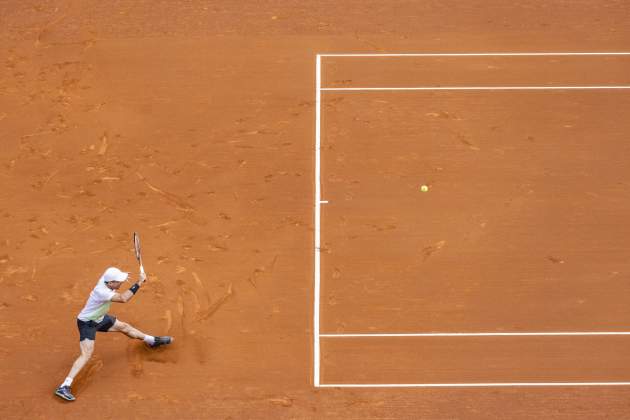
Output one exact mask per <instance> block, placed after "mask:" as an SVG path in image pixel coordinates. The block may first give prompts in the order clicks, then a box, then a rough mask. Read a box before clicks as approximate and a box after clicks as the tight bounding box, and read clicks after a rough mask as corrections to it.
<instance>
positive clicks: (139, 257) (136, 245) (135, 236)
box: [133, 232, 144, 274]
mask: <svg viewBox="0 0 630 420" xmlns="http://www.w3.org/2000/svg"><path fill="white" fill-rule="evenodd" d="M133 248H134V251H135V253H136V259H137V260H138V264H140V272H141V273H142V274H144V266H143V265H142V253H141V252H140V235H138V233H137V232H134V233H133Z"/></svg>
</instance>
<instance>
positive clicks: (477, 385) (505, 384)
mask: <svg viewBox="0 0 630 420" xmlns="http://www.w3.org/2000/svg"><path fill="white" fill-rule="evenodd" d="M628 385H630V382H478V383H474V382H473V383H452V384H447V383H444V384H439V383H438V384H320V385H319V386H320V388H472V387H475V388H481V387H487V388H490V387H533V386H567V387H568V386H628Z"/></svg>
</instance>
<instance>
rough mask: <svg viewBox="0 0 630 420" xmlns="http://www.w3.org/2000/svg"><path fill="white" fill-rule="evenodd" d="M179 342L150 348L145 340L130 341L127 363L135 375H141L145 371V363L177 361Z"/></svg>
mask: <svg viewBox="0 0 630 420" xmlns="http://www.w3.org/2000/svg"><path fill="white" fill-rule="evenodd" d="M176 346H177V342H174V343H173V344H171V345H168V346H164V347H158V348H150V347H149V346H147V345H146V344H145V343H144V342H139V341H129V343H128V344H127V363H128V364H129V369H130V371H131V374H132V375H133V376H141V375H142V374H143V373H144V364H145V363H147V362H149V363H150V362H153V363H177V362H178V361H179V351H178V350H177V347H176Z"/></svg>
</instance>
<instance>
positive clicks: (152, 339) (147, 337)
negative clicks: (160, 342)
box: [144, 335, 155, 345]
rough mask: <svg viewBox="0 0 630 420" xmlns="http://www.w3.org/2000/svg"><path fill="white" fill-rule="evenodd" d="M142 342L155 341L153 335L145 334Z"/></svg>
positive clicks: (149, 342)
mask: <svg viewBox="0 0 630 420" xmlns="http://www.w3.org/2000/svg"><path fill="white" fill-rule="evenodd" d="M144 342H145V343H147V344H148V345H153V344H154V343H155V337H153V336H152V335H145V336H144Z"/></svg>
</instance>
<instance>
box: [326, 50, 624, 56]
mask: <svg viewBox="0 0 630 420" xmlns="http://www.w3.org/2000/svg"><path fill="white" fill-rule="evenodd" d="M589 55H595V56H597V55H599V56H601V55H604V56H606V55H611V56H614V55H630V52H626V51H617V52H615V51H611V52H529V53H523V52H521V53H515V52H499V53H492V52H482V53H418V54H415V53H409V54H408V53H402V54H360V53H359V54H319V55H318V57H537V56H538V57H540V56H548V57H553V56H589Z"/></svg>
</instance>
